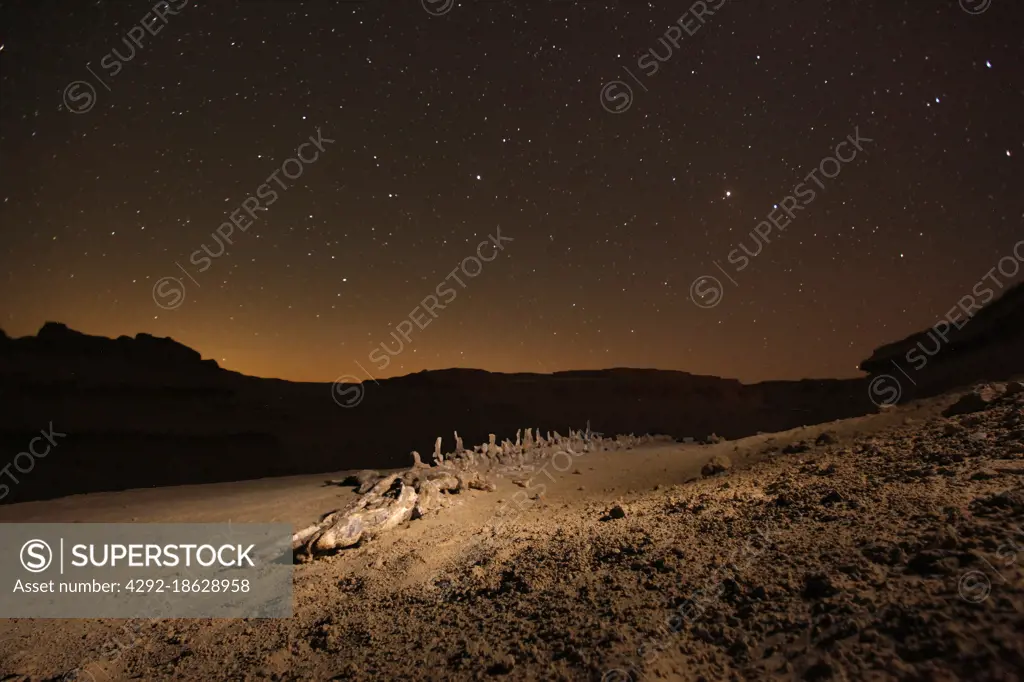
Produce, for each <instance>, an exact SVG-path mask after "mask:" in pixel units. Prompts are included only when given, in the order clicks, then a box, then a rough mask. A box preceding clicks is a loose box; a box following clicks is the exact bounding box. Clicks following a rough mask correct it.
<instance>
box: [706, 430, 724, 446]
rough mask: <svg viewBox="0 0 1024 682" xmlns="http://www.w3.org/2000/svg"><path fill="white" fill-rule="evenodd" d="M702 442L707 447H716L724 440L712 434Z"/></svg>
mask: <svg viewBox="0 0 1024 682" xmlns="http://www.w3.org/2000/svg"><path fill="white" fill-rule="evenodd" d="M704 442H705V443H707V444H708V445H717V444H718V443H724V442H725V439H724V438H722V437H721V436H719V435H718V434H716V433H712V434H711V435H710V436H708V437H707V439H706V440H705V441H704Z"/></svg>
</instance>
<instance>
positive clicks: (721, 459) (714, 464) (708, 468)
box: [700, 455, 732, 476]
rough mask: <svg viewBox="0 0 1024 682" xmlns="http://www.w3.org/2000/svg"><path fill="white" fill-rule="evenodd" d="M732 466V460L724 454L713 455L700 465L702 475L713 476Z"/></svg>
mask: <svg viewBox="0 0 1024 682" xmlns="http://www.w3.org/2000/svg"><path fill="white" fill-rule="evenodd" d="M731 468H732V460H731V459H729V458H728V457H727V456H726V455H715V456H714V457H712V458H711V459H709V460H708V461H707V463H705V464H704V466H703V467H701V470H700V473H701V475H702V476H714V475H716V474H720V473H723V472H725V471H728V470H729V469H731Z"/></svg>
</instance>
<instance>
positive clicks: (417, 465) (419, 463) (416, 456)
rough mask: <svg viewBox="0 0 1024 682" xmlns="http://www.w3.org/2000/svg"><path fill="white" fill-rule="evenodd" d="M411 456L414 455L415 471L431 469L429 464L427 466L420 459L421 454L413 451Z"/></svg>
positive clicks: (413, 464)
mask: <svg viewBox="0 0 1024 682" xmlns="http://www.w3.org/2000/svg"><path fill="white" fill-rule="evenodd" d="M411 454H412V466H413V468H414V469H424V468H427V469H429V468H430V465H429V464H425V463H424V462H423V460H422V459H420V453H418V452H416V451H415V450H413V451H412V453H411Z"/></svg>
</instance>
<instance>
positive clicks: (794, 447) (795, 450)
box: [782, 441, 811, 455]
mask: <svg viewBox="0 0 1024 682" xmlns="http://www.w3.org/2000/svg"><path fill="white" fill-rule="evenodd" d="M810 449H811V446H810V445H808V444H807V443H805V442H804V441H800V442H799V443H790V444H789V445H787V446H786V447H784V448H782V454H784V455H799V454H800V453H801V452H807V451H808V450H810Z"/></svg>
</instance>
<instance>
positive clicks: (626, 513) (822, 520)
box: [0, 381, 1024, 682]
mask: <svg viewBox="0 0 1024 682" xmlns="http://www.w3.org/2000/svg"><path fill="white" fill-rule="evenodd" d="M613 447H614V446H613ZM588 449H589V445H588ZM579 450H580V451H579V452H577V453H576V454H575V456H573V457H572V460H571V463H570V462H567V463H566V465H565V466H560V467H559V469H564V471H560V470H557V469H555V468H554V467H549V468H548V472H549V475H548V476H541V475H537V474H534V475H532V480H529V481H528V482H527V481H523V480H520V479H517V478H516V477H515V476H514V475H513V476H501V477H496V478H495V479H494V480H495V483H496V485H495V489H494V490H493V491H486V490H474V489H468V490H461V491H459V492H458V493H455V494H451V495H450V497H449V499H448V500H446V501H447V503H448V504H450V506H448V507H447V508H445V509H442V510H440V511H433V512H432V511H429V510H428V511H426V513H425V514H424V516H423V517H422V518H417V519H416V520H412V521H407V522H405V523H403V524H402V525H400V526H398V527H396V528H394V529H393V530H391V531H390V532H388V533H382V534H381V535H380V536H378V537H374V538H373V539H372V540H371V541H366V542H362V543H359V544H357V545H355V546H353V547H351V548H348V549H342V550H340V551H338V552H336V553H330V554H327V555H325V556H323V557H319V556H318V557H317V558H315V559H313V560H308V559H307V560H306V562H305V563H300V564H299V565H298V566H297V567H296V568H297V570H296V575H295V595H294V599H295V614H294V617H293V618H291V619H288V620H286V621H275V620H259V619H247V620H238V621H232V620H210V619H207V620H192V619H171V620H164V619H154V620H150V619H146V620H141V619H140V620H138V621H119V620H87V621H56V622H53V621H51V622H47V623H45V624H44V623H43V622H40V621H36V620H32V619H12V620H6V621H4V622H3V633H2V640H0V666H2V669H3V670H5V671H9V672H7V674H6V677H5V678H4V679H5V680H18V681H19V682H20V681H28V680H33V681H34V680H53V679H83V680H92V679H96V680H104V679H117V680H120V679H153V680H164V679H166V680H174V679H190V680H191V679H204V680H206V679H218V680H221V679H223V680H229V679H238V680H256V679H269V680H310V679H322V680H364V679H365V680H371V679H374V680H375V679H380V680H389V679H398V678H404V679H423V680H445V679H516V680H536V679H550V680H581V679H594V680H603V681H624V680H640V679H679V680H699V679H731V678H746V679H749V678H759V679H761V678H772V679H813V680H828V679H883V678H900V679H943V680H952V679H977V680H1006V679H1017V677H1018V676H1019V674H1020V671H1021V670H1022V669H1024V659H1022V653H1021V652H1022V649H1021V647H1020V643H1021V635H1020V633H1021V631H1022V625H1024V623H1022V608H1024V570H1022V568H1021V564H1020V561H1019V560H1018V554H1019V551H1020V546H1021V543H1024V530H1022V522H1024V498H1022V496H1021V495H1022V492H1021V490H1022V489H1021V477H1022V476H1024V384H1022V383H1020V382H1013V381H1011V382H1008V383H998V384H986V385H984V386H979V387H978V388H977V389H975V390H971V391H967V392H966V393H961V392H958V393H953V394H950V395H943V396H940V397H936V398H931V399H927V400H922V401H917V402H913V403H910V404H907V405H901V406H899V407H895V408H892V409H889V410H886V411H884V412H883V413H881V414H875V415H869V416H864V417H859V418H852V419H848V420H840V421H836V422H830V423H828V424H822V425H817V426H808V427H799V428H795V429H791V430H787V431H783V432H779V433H774V434H770V435H768V434H765V435H759V436H751V437H747V438H742V439H739V440H736V441H724V442H721V443H717V444H714V445H698V444H692V445H684V444H677V443H671V442H665V441H654V442H646V443H636V444H635V445H633V444H628V445H624V446H623V449H607V448H606V447H602V446H600V445H595V447H594V448H593V449H592V450H589V451H585V450H584V449H583V447H582V446H581V447H580V448H579ZM434 468H435V469H437V468H438V467H434ZM340 476H341V474H339V477H340ZM358 497H359V496H358V495H357V494H356V493H355V491H354V490H352V489H350V488H342V489H340V488H339V486H338V485H337V484H336V483H332V484H327V483H325V479H324V477H322V476H297V477H283V478H277V479H265V480H261V481H252V482H242V483H222V484H210V485H201V486H185V487H170V488H158V489H153V490H134V491H126V492H120V493H92V494H88V495H76V496H71V497H66V498H62V499H60V500H53V501H47V502H27V503H22V504H18V505H7V506H4V507H3V508H0V520H2V521H5V522H8V521H20V522H26V521H31V522H54V521H67V520H75V521H96V522H101V521H123V520H125V519H126V518H130V519H131V520H132V521H133V522H157V521H163V522H166V521H192V522H195V521H228V520H231V521H233V522H235V523H245V522H256V521H268V520H274V521H287V522H289V523H292V524H294V526H295V528H296V529H297V530H299V529H301V528H302V527H304V526H306V525H307V524H308V523H309V522H310V521H312V520H315V519H316V518H317V517H318V516H319V515H320V514H322V513H323V512H324V511H325V510H328V509H333V508H337V507H339V506H340V507H345V506H346V505H351V504H353V503H354V502H355V501H356V500H357V499H358Z"/></svg>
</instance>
